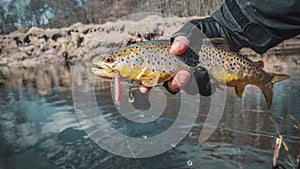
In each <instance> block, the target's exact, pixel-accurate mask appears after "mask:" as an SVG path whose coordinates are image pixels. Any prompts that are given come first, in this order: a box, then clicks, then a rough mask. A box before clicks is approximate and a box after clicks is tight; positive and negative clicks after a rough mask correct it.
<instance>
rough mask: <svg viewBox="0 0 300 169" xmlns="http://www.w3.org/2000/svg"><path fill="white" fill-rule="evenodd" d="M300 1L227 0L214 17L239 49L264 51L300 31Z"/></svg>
mask: <svg viewBox="0 0 300 169" xmlns="http://www.w3.org/2000/svg"><path fill="white" fill-rule="evenodd" d="M299 9H300V1H299V0H284V1H277V0H225V3H224V4H223V5H222V6H221V8H220V9H219V10H218V11H216V12H215V13H213V14H212V17H213V18H214V19H215V20H216V21H217V22H218V23H219V24H220V25H222V27H224V29H227V30H228V31H229V32H230V33H229V34H230V35H231V37H226V39H229V40H230V42H233V43H236V45H237V46H238V48H242V47H249V48H251V49H253V50H254V51H256V52H257V53H264V52H266V51H267V50H268V49H270V48H271V47H273V46H275V45H277V44H279V43H280V42H282V41H283V40H285V39H289V38H291V37H293V36H295V35H297V34H299V33H300V10H299Z"/></svg>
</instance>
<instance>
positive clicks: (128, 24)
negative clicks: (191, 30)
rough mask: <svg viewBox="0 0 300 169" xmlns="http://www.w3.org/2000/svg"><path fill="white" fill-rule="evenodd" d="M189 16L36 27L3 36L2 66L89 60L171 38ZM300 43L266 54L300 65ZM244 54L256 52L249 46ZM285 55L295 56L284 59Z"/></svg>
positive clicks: (288, 43) (0, 46) (0, 47)
mask: <svg viewBox="0 0 300 169" xmlns="http://www.w3.org/2000/svg"><path fill="white" fill-rule="evenodd" d="M190 19H191V18H180V17H161V16H157V15H149V16H134V15H133V16H129V17H128V18H125V19H123V20H118V21H116V22H108V23H106V24H102V25H94V24H90V25H84V24H81V23H77V24H74V25H72V26H70V27H68V28H62V29H41V28H36V27H34V28H31V29H30V30H28V31H27V32H21V31H17V32H13V33H10V34H7V35H0V66H2V67H3V66H5V67H6V66H8V67H20V66H21V67H32V66H35V65H40V64H47V63H53V62H62V63H67V62H71V63H72V62H75V61H83V60H89V59H90V58H91V57H92V56H94V55H97V54H99V53H103V52H106V51H108V50H109V49H111V48H114V47H120V46H123V45H127V44H131V43H135V42H139V41H145V40H152V39H168V38H169V37H170V35H171V34H172V33H173V32H175V31H176V30H178V29H179V28H180V27H181V26H182V25H183V24H184V23H186V22H187V21H188V20H190ZM299 46H300V37H295V38H293V39H291V40H288V41H285V42H283V43H281V44H279V45H278V46H276V47H275V48H273V49H271V50H270V51H269V52H268V53H266V54H265V56H278V57H279V58H281V59H285V60H286V59H288V61H292V62H294V63H295V64H299V63H300V59H299V57H298V53H299V52H300V48H299ZM242 53H243V54H246V55H255V53H254V52H253V51H251V50H247V49H246V50H243V51H242ZM286 54H288V55H295V56H292V57H288V58H285V57H284V56H285V55H286Z"/></svg>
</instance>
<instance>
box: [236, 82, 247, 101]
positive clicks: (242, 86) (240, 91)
mask: <svg viewBox="0 0 300 169" xmlns="http://www.w3.org/2000/svg"><path fill="white" fill-rule="evenodd" d="M245 87H246V85H245V84H240V85H238V86H236V87H235V93H236V94H237V95H238V96H239V98H240V99H241V98H242V95H243V93H244V90H245Z"/></svg>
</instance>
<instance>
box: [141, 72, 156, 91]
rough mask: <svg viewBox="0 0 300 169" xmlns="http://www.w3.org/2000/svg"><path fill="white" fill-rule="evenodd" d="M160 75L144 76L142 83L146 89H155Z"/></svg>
mask: <svg viewBox="0 0 300 169" xmlns="http://www.w3.org/2000/svg"><path fill="white" fill-rule="evenodd" d="M159 77H160V74H159V73H158V72H153V73H149V74H147V75H142V77H141V83H142V84H143V85H144V86H146V87H154V86H156V85H157V83H158V80H159Z"/></svg>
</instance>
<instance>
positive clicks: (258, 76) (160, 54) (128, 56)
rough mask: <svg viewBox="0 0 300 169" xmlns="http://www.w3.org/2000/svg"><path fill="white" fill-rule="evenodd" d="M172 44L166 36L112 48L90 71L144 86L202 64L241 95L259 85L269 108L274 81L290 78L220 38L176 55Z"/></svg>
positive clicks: (222, 82)
mask: <svg viewBox="0 0 300 169" xmlns="http://www.w3.org/2000/svg"><path fill="white" fill-rule="evenodd" d="M210 42H212V44H214V45H212V44H211V43H210ZM171 45H172V44H171V43H170V41H169V40H154V41H146V42H141V43H136V44H132V45H128V46H125V47H121V48H118V49H115V50H111V51H110V52H108V53H107V54H103V55H100V56H97V57H94V58H93V59H92V63H93V65H94V67H93V68H92V72H93V73H94V74H95V75H98V76H100V77H104V78H113V77H114V75H115V72H117V73H118V74H119V76H120V77H121V78H127V79H131V80H139V81H140V82H141V83H142V84H143V85H144V86H148V87H153V86H155V85H157V84H158V83H160V82H164V81H167V80H169V79H170V78H171V76H172V74H174V73H175V72H176V71H178V70H191V69H194V68H196V67H198V66H202V67H204V68H205V69H206V70H207V71H208V72H209V74H210V76H211V77H212V78H213V79H214V80H215V81H216V82H218V83H219V84H221V85H226V86H230V87H235V91H236V94H237V95H238V96H239V97H240V98H241V97H242V94H243V91H244V89H245V86H246V85H255V86H257V87H259V88H260V90H261V91H262V93H263V95H264V97H265V99H266V102H267V106H268V108H270V107H271V104H272V97H273V91H272V88H273V84H274V83H276V82H279V81H282V80H285V79H287V78H289V76H288V75H285V74H274V73H268V72H265V71H264V70H263V62H262V61H258V62H253V61H251V60H250V59H248V58H246V57H244V56H242V55H239V54H237V53H235V52H232V51H230V50H229V49H228V46H227V45H226V42H225V41H224V40H222V39H220V38H215V39H206V40H204V41H203V43H202V46H201V49H200V51H197V53H195V52H194V51H192V50H191V49H187V50H186V52H184V53H183V54H181V55H177V56H175V55H172V54H171V53H170V52H169V50H170V48H171Z"/></svg>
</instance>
